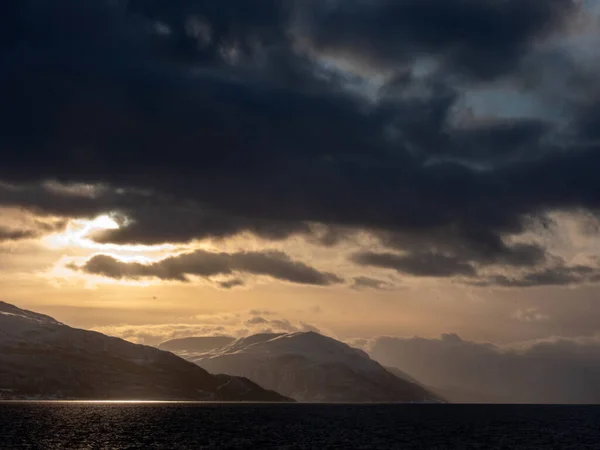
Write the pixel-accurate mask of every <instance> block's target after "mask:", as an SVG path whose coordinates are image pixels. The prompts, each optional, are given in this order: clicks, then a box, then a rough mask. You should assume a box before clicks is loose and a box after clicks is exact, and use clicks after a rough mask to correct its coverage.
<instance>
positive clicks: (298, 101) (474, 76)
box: [0, 0, 600, 348]
mask: <svg viewBox="0 0 600 450" xmlns="http://www.w3.org/2000/svg"><path fill="white" fill-rule="evenodd" d="M597 4H598V3H597V2H596V1H594V0H589V1H585V0H544V1H540V0H263V1H250V0H228V1H226V2H224V1H222V0H129V1H127V0H87V1H86V2H82V1H80V0H21V1H19V2H10V1H9V2H1V3H0V94H1V98H2V99H3V101H2V102H1V103H0V117H1V120H0V152H1V153H0V295H1V297H2V299H3V300H5V301H7V302H10V303H14V304H17V305H18V306H20V307H25V308H29V309H34V310H36V311H40V312H44V313H47V314H51V315H53V316H55V317H57V318H58V319H59V320H62V321H64V322H67V323H69V324H70V325H73V326H79V327H86V328H95V329H99V330H102V331H105V332H108V333H111V334H116V335H119V336H124V337H126V338H128V339H131V340H135V341H138V342H146V343H156V342H159V341H161V340H162V339H165V338H169V337H173V336H186V335H194V334H215V333H217V334H236V335H237V334H245V333H250V332H253V331H262V330H289V331H292V330H308V329H318V330H321V331H323V332H324V333H328V334H332V335H334V336H337V337H338V338H341V339H363V340H365V341H363V343H366V342H367V341H366V340H369V339H377V337H378V336H389V337H397V338H400V337H410V336H415V335H416V336H420V337H422V338H424V339H433V340H436V341H435V342H438V341H439V342H442V341H443V340H444V338H439V337H440V336H441V335H442V334H443V333H448V334H446V335H445V336H454V335H457V336H460V338H458V339H465V340H468V341H477V342H491V343H494V344H496V345H508V344H511V343H523V342H542V341H543V342H546V341H545V340H548V339H554V340H556V339H558V338H561V339H570V341H568V342H586V343H589V342H590V341H589V340H590V339H592V340H593V339H595V336H596V334H597V333H598V332H600V329H599V328H600V326H599V325H598V324H599V323H600V302H598V301H597V298H598V295H599V294H600V285H599V283H600V259H599V257H600V241H599V239H598V238H599V237H600V220H599V216H598V211H599V208H600V176H598V169H599V168H600V148H599V147H600V85H599V84H598V80H599V79H600V56H598V52H597V48H598V45H600V7H598V6H597ZM369 342H371V341H369ZM552 342H555V341H552ZM561 342H562V341H561ZM474 345H475V344H474ZM511 345H512V344H511ZM514 345H516V344H514ZM586 345H587V344H586ZM486 348H487V347H486Z"/></svg>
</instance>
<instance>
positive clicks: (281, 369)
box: [180, 332, 442, 402]
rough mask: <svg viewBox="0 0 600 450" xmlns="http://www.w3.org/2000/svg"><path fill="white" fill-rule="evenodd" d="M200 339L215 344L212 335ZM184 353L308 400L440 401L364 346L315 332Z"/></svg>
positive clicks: (243, 340)
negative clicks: (378, 359)
mask: <svg viewBox="0 0 600 450" xmlns="http://www.w3.org/2000/svg"><path fill="white" fill-rule="evenodd" d="M202 339H205V338H197V339H196V340H195V341H194V342H195V344H196V345H199V346H200V347H203V348H204V347H209V346H210V345H212V343H213V341H212V338H210V337H208V338H206V339H207V341H206V345H204V344H202ZM180 355H181V356H183V357H185V358H187V359H188V360H190V361H193V362H195V363H196V364H198V365H200V366H201V367H203V368H205V369H206V370H208V371H209V372H211V373H226V374H229V375H237V376H243V377H247V378H249V379H251V380H253V381H255V382H256V383H258V384H260V385H261V386H264V387H267V388H269V389H273V390H276V391H278V392H280V393H282V394H283V395H286V396H288V397H291V398H293V399H295V400H298V401H304V402H440V401H442V400H441V398H440V397H438V396H437V395H435V394H433V393H432V392H429V391H428V390H427V389H425V388H423V387H422V386H420V385H418V384H416V383H412V382H410V381H406V380H404V379H401V378H399V377H397V376H395V375H394V374H392V373H391V372H389V371H388V370H386V369H385V368H384V367H382V366H381V365H380V364H379V363H377V362H375V361H373V360H372V359H371V358H370V357H369V356H368V355H367V354H366V353H365V352H363V351H362V350H359V349H356V348H352V347H350V346H348V345H347V344H344V343H343V342H340V341H337V340H335V339H332V338H330V337H326V336H322V335H320V334H318V333H314V332H306V333H289V334H257V335H253V336H249V337H245V338H240V339H237V340H234V341H232V342H231V343H229V344H227V345H225V346H224V347H221V348H218V349H213V350H211V351H208V352H204V353H202V352H199V353H196V354H194V353H191V352H188V351H184V352H181V353H180Z"/></svg>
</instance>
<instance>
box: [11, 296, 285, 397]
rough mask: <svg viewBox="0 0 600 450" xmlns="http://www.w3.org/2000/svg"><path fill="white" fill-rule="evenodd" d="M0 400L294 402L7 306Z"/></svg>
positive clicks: (144, 348) (142, 348) (158, 352)
mask: <svg viewBox="0 0 600 450" xmlns="http://www.w3.org/2000/svg"><path fill="white" fill-rule="evenodd" d="M0 398H2V399H77V400H117V399H137V400H214V401H265V402H270V401H274V402H281V401H291V400H290V399H288V398H286V397H284V396H282V395H280V394H278V393H276V392H273V391H268V390H265V389H263V388H261V387H260V386H258V385H257V384H255V383H254V382H252V381H250V380H248V379H245V378H240V377H234V376H229V375H211V374H209V373H208V372H206V371H205V370H203V369H202V368H200V367H198V366H197V365H195V364H192V363H189V362H187V361H185V360H184V359H182V358H179V357H178V356H176V355H174V354H172V353H169V352H165V351H162V350H158V349H156V348H153V347H147V346H143V345H136V344H132V343H130V342H127V341H124V340H121V339H117V338H113V337H108V336H105V335H103V334H100V333H96V332H91V331H85V330H79V329H75V328H71V327H68V326H66V325H64V324H62V323H60V322H58V321H57V320H55V319H53V318H51V317H48V316H45V315H42V314H37V313H34V312H31V311H25V310H22V309H19V308H17V307H16V306H13V305H9V304H7V303H3V302H0Z"/></svg>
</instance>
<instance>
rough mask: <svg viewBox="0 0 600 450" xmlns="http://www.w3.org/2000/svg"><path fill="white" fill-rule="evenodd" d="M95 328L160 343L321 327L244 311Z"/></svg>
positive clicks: (316, 330) (145, 342) (156, 343)
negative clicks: (175, 320)
mask: <svg viewBox="0 0 600 450" xmlns="http://www.w3.org/2000/svg"><path fill="white" fill-rule="evenodd" d="M261 319H262V320H261ZM94 331H98V332H100V333H104V334H108V335H109V336H116V337H120V338H122V339H126V340H129V341H132V342H136V343H141V344H146V345H158V344H160V343H161V342H165V341H167V340H170V339H177V338H184V337H194V336H233V337H236V338H237V337H242V336H248V335H252V334H257V333H295V332H304V331H315V332H319V329H318V328H317V327H316V326H314V325H311V324H308V323H305V322H297V323H296V322H290V321H289V320H286V319H284V318H281V317H279V316H276V317H273V318H269V319H266V318H262V317H257V316H252V315H251V314H249V313H245V312H241V313H232V314H220V315H205V316H198V317H195V318H193V320H189V321H185V322H184V321H182V322H181V323H171V324H160V325H114V326H112V325H111V326H103V327H96V328H94Z"/></svg>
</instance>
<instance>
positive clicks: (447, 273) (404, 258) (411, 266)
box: [352, 252, 476, 277]
mask: <svg viewBox="0 0 600 450" xmlns="http://www.w3.org/2000/svg"><path fill="white" fill-rule="evenodd" d="M352 260H353V261H354V262H355V263H356V264H359V265H362V266H374V267H379V268H383V269H393V270H395V271H397V272H399V273H402V274H407V275H414V276H417V277H452V276H459V275H461V276H467V277H471V276H474V275H475V274H476V271H475V268H474V267H473V266H472V265H470V264H468V263H465V262H463V261H461V260H460V259H458V258H456V257H454V256H447V255H442V254H435V253H415V254H410V255H396V254H393V253H373V252H363V253H357V254H355V255H353V257H352Z"/></svg>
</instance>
